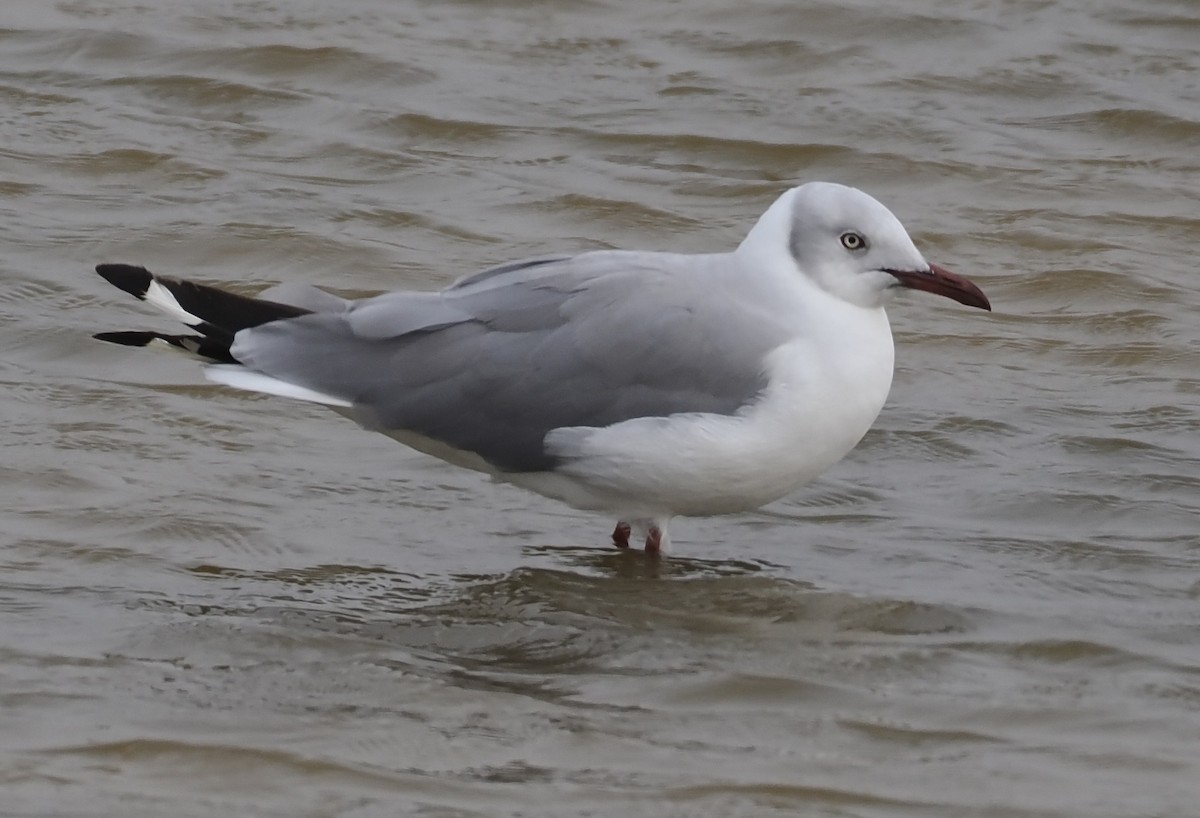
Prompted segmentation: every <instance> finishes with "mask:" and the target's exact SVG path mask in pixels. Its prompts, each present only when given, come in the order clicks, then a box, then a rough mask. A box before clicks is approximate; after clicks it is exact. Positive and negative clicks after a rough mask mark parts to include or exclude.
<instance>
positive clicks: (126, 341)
mask: <svg viewBox="0 0 1200 818" xmlns="http://www.w3.org/2000/svg"><path fill="white" fill-rule="evenodd" d="M92 337H93V338H95V339H96V340H97V341H107V342H108V343H110V344H120V345H121V346H126V347H144V346H146V345H147V344H149V343H150V342H151V341H153V340H154V339H155V338H157V337H158V333H156V332H138V331H129V332H97V333H96V334H95V335H93V336H92Z"/></svg>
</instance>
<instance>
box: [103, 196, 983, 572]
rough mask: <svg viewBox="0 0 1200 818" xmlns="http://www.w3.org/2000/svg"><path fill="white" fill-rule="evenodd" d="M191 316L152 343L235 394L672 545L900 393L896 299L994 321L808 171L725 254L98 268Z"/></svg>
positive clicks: (816, 470)
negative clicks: (212, 275)
mask: <svg viewBox="0 0 1200 818" xmlns="http://www.w3.org/2000/svg"><path fill="white" fill-rule="evenodd" d="M96 270H97V272H99V273H100V275H102V276H103V277H104V278H106V279H107V280H108V281H109V282H111V283H112V284H114V285H115V286H117V287H119V288H120V289H122V290H124V291H126V292H128V293H131V294H132V295H134V296H136V297H138V298H140V299H142V300H143V301H146V302H148V303H150V304H152V305H153V306H155V307H158V308H160V309H162V310H164V311H165V312H167V313H168V314H170V315H172V316H173V317H175V318H177V319H179V320H180V321H182V322H183V323H184V324H186V325H188V326H189V327H190V328H191V331H190V332H189V333H187V334H183V335H172V334H167V333H160V332H152V331H130V332H105V333H101V334H99V335H97V336H96V337H97V338H99V339H101V340H104V341H111V342H114V343H119V344H125V345H130V346H145V345H146V344H148V343H150V342H152V341H165V342H166V343H168V344H171V345H172V346H175V347H178V348H181V349H183V350H185V351H187V352H190V353H192V354H193V355H195V356H197V357H199V358H201V359H205V360H207V361H208V362H209V366H208V367H207V368H206V369H205V375H206V376H207V377H208V378H209V379H210V380H212V381H215V382H217V383H221V384H225V385H227V386H231V387H234V388H237V389H245V390H251V391H255V392H265V393H268V394H272V395H279V396H283V397H288V398H295V399H299V400H303V401H310V402H314V403H320V404H325V405H327V406H330V407H332V408H333V409H334V410H336V411H338V412H340V413H342V414H344V415H346V416H348V417H350V418H353V419H354V420H355V421H357V422H358V423H360V424H362V425H363V426H365V427H366V428H368V429H372V430H375V431H378V432H382V433H384V434H386V435H388V436H390V437H392V438H395V439H396V440H398V441H400V442H401V443H404V444H405V445H408V446H411V447H412V448H414V449H417V450H419V451H422V452H425V453H427V454H430V455H433V456H435V457H439V458H441V459H442V460H445V461H447V462H449V463H453V464H455V465H458V466H464V467H466V468H470V469H476V470H479V471H482V472H485V473H487V474H489V475H491V476H492V477H494V478H496V479H499V480H504V481H506V482H509V483H513V484H515V485H517V486H521V487H524V488H526V489H529V490H531V491H535V492H537V493H539V494H542V495H545V496H547V497H552V498H555V499H558V500H561V501H563V502H565V503H568V504H570V505H572V506H575V507H576V508H581V509H587V510H592V511H600V512H607V513H610V514H612V515H613V516H615V517H616V518H617V519H618V523H617V526H616V529H615V530H614V531H613V534H612V537H613V541H614V543H615V544H616V545H617V546H619V547H628V546H629V541H630V538H631V536H634V534H635V532H636V534H637V536H638V537H639V538H643V537H644V542H645V548H646V550H647V551H649V552H658V551H666V550H668V548H669V545H670V540H669V538H668V536H667V524H668V523H669V521H670V520H671V518H672V517H675V516H680V515H682V516H705V515H712V514H728V513H733V512H739V511H747V510H751V509H755V508H758V507H759V506H762V505H764V504H766V503H769V502H771V501H772V500H777V499H779V498H780V497H783V496H785V495H787V494H788V493H790V492H792V491H794V490H795V489H796V488H797V487H799V486H801V485H803V484H804V483H807V482H808V481H810V480H812V479H813V478H814V477H816V476H817V475H818V474H820V473H821V472H823V471H825V470H826V469H828V468H829V467H830V466H832V465H833V464H835V463H837V462H838V461H839V460H841V459H842V457H844V456H845V455H846V453H847V452H849V451H850V450H851V449H852V448H854V446H855V445H856V444H857V443H858V441H859V440H860V439H862V437H863V435H864V434H866V432H867V430H868V429H869V428H870V427H871V424H872V423H873V422H874V421H875V418H876V416H877V415H878V414H879V411H880V409H881V408H882V407H883V403H884V400H885V399H886V398H887V394H888V390H889V388H890V387H891V383H892V363H893V348H892V333H891V328H890V327H889V325H888V319H887V314H886V313H885V312H884V306H885V305H886V304H887V303H888V302H889V301H890V300H891V298H892V296H893V295H894V294H895V293H896V292H898V291H899V290H901V289H905V288H908V289H915V290H924V291H926V292H930V293H935V294H937V295H942V296H946V297H948V298H951V299H953V300H955V301H958V302H959V303H962V304H965V305H968V306H972V307H978V308H980V309H985V310H990V309H991V306H990V304H989V303H988V299H987V297H986V296H985V295H984V294H983V292H982V291H981V290H980V289H979V288H978V287H977V286H975V285H974V284H972V283H971V282H970V281H968V280H966V279H965V278H962V277H961V276H958V275H956V274H954V273H952V272H950V271H948V270H946V269H945V268H943V267H939V266H938V265H936V264H930V263H929V262H927V261H926V260H925V259H924V257H922V255H921V253H920V252H919V251H918V250H917V248H916V247H915V246H914V245H913V242H912V240H911V239H910V238H909V236H908V233H907V232H906V231H905V229H904V227H903V225H901V224H900V222H899V220H898V219H897V218H896V217H895V216H894V215H892V213H891V211H889V210H888V209H887V208H886V207H884V206H883V205H882V204H880V203H879V202H878V201H876V200H875V199H873V198H872V197H871V196H869V195H867V194H866V193H863V192H862V191H860V190H856V189H854V188H850V187H845V186H843V185H838V184H832V183H827V182H812V183H809V184H805V185H801V186H800V187H796V188H793V189H791V190H789V191H787V192H786V193H784V194H783V195H782V196H780V197H779V199H778V200H777V201H776V202H775V203H774V204H773V205H771V207H770V208H769V209H768V210H767V212H766V213H764V214H763V216H762V217H761V218H760V219H759V220H758V223H757V224H756V225H755V226H754V228H753V229H752V230H751V231H750V233H749V234H748V235H747V236H746V238H745V240H744V241H743V242H742V243H741V244H740V245H739V246H738V247H737V249H735V250H734V251H733V252H729V253H713V254H704V255H684V254H678V253H652V252H631V251H615V250H600V251H594V252H586V253H580V254H578V255H571V256H558V257H554V258H539V259H533V260H529V261H519V262H515V263H510V264H504V265H501V266H499V267H494V268H492V269H490V270H485V271H483V272H481V273H477V274H475V275H471V276H468V277H466V278H463V279H460V280H458V281H456V282H455V283H453V284H451V285H450V286H449V287H447V288H446V289H444V290H441V291H439V292H414V291H400V292H393V293H388V294H385V295H380V296H376V297H374V298H366V299H362V300H344V299H341V298H337V297H336V296H333V295H331V294H329V293H326V292H324V291H322V290H317V289H315V288H299V289H291V290H290V291H289V288H288V287H287V286H286V285H285V286H284V287H282V288H280V291H279V293H278V294H276V295H272V293H270V292H269V293H267V295H268V296H270V297H269V298H265V299H264V298H249V297H246V296H241V295H235V294H231V293H227V292H224V291H222V290H219V289H216V288H213V287H209V286H205V285H201V284H195V283H192V282H190V281H184V280H180V279H177V278H171V277H167V276H160V275H156V274H152V273H150V272H149V271H147V270H146V269H145V268H142V267H134V266H130V265H125V264H101V265H100V266H99V267H97V268H96Z"/></svg>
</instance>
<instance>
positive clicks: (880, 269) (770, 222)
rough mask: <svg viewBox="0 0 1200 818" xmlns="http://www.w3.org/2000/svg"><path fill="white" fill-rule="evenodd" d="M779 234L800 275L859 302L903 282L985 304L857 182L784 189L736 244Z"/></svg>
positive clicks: (879, 301)
mask: <svg viewBox="0 0 1200 818" xmlns="http://www.w3.org/2000/svg"><path fill="white" fill-rule="evenodd" d="M763 233H766V235H762V234H763ZM781 240H782V241H786V243H787V249H788V253H789V254H790V257H791V259H792V261H794V262H795V265H796V267H797V268H798V273H799V274H801V275H805V276H807V277H808V278H809V279H810V280H812V281H813V282H814V283H815V284H816V285H817V286H818V287H820V288H821V289H823V290H825V291H826V292H828V293H830V294H832V295H835V296H837V297H838V298H841V299H842V300H844V301H848V302H850V303H851V304H856V305H858V306H860V307H866V308H868V309H871V308H877V307H881V306H883V305H884V304H885V303H887V301H888V300H890V297H891V295H892V293H894V292H895V290H896V288H898V287H910V288H913V289H918V290H926V291H928V292H933V293H937V294H938V295H944V296H946V297H948V298H952V299H954V300H955V301H958V302H960V303H962V304H967V305H969V306H973V307H979V308H981V309H985V310H990V309H991V306H990V305H989V304H988V300H987V297H986V296H984V294H983V292H982V291H981V290H980V289H979V288H978V287H976V286H975V285H974V284H972V283H971V282H970V281H968V280H967V279H965V278H962V277H961V276H958V275H956V274H954V273H951V272H950V271H949V270H946V269H945V268H942V267H939V266H937V265H936V264H930V263H929V262H927V261H925V259H924V257H923V256H922V255H921V253H920V251H918V250H917V248H916V246H914V245H913V243H912V239H910V238H909V237H908V232H907V231H906V230H905V229H904V225H902V224H900V220H899V219H897V218H896V217H895V216H894V215H892V212H891V211H890V210H888V209H887V208H886V207H884V206H883V205H881V204H880V203H879V202H878V201H876V200H875V199H873V198H872V197H871V196H868V195H867V194H866V193H863V192H862V191H861V190H858V189H856V188H852V187H846V186H845V185H838V184H834V183H832V182H809V183H808V184H805V185H801V186H800V187H797V188H793V189H792V190H789V191H788V192H787V193H785V194H783V196H781V197H780V198H779V200H778V201H777V202H776V203H775V204H774V205H772V206H771V208H770V210H768V211H767V212H766V213H765V214H764V215H763V218H762V219H761V220H760V221H759V224H758V225H756V226H755V228H754V230H752V231H751V232H750V235H749V236H747V237H746V241H745V242H743V247H746V246H747V245H748V244H750V243H751V242H762V241H769V242H772V243H777V242H779V241H781Z"/></svg>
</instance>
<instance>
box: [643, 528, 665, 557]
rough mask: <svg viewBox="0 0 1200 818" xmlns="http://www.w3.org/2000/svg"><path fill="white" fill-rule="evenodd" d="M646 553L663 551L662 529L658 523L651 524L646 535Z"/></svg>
mask: <svg viewBox="0 0 1200 818" xmlns="http://www.w3.org/2000/svg"><path fill="white" fill-rule="evenodd" d="M646 553H647V554H661V553H662V529H661V528H659V527H658V526H656V525H652V526H650V533H648V534H647V535H646Z"/></svg>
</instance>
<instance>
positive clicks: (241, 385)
mask: <svg viewBox="0 0 1200 818" xmlns="http://www.w3.org/2000/svg"><path fill="white" fill-rule="evenodd" d="M204 377H206V378H208V379H209V380H210V381H212V382H213V383H219V384H223V385H225V386H232V387H233V388H234V389H244V390H246V391H247V392H262V393H263V394H265V395H278V396H279V397H281V398H293V399H295V400H303V401H308V402H309V403H321V404H324V405H325V406H340V407H344V408H349V407H351V406H353V404H352V403H351V402H350V401H348V400H346V399H345V398H339V397H335V396H334V395H326V394H325V393H324V392H318V391H316V390H315V389H309V388H308V387H307V386H297V385H296V384H294V383H288V382H287V381H281V380H279V379H278V378H272V377H271V376H270V375H263V374H262V373H261V372H251V371H250V370H249V369H246V368H245V367H242V366H235V365H232V364H224V365H221V364H218V365H217V366H209V367H205V369H204Z"/></svg>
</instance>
